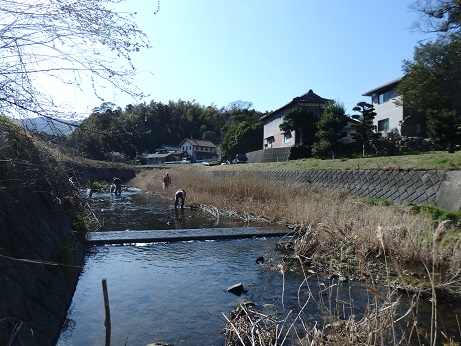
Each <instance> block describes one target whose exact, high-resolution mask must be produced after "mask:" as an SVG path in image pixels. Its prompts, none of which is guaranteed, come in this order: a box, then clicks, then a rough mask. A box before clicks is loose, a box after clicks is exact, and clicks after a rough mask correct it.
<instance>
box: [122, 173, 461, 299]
mask: <svg viewBox="0 0 461 346" xmlns="http://www.w3.org/2000/svg"><path fill="white" fill-rule="evenodd" d="M238 166H240V165H238ZM169 172H170V176H172V179H173V185H174V188H179V187H180V188H184V189H185V190H186V191H187V193H188V197H187V203H188V204H189V205H199V206H201V207H202V208H204V209H206V210H210V211H212V212H213V213H215V214H221V215H233V216H234V217H239V218H243V219H247V220H248V221H251V220H255V221H256V220H257V221H266V222H268V223H283V224H286V225H289V226H290V227H291V228H293V229H295V230H297V231H298V233H297V235H296V237H295V238H293V239H292V240H290V241H291V242H292V245H291V247H292V248H293V251H294V252H293V253H292V256H293V258H296V261H302V262H303V263H308V262H309V263H312V266H314V267H316V268H315V269H316V270H321V271H322V272H324V273H325V274H326V275H336V276H344V277H349V278H350V279H355V280H357V279H366V278H367V277H368V278H369V279H370V278H372V279H373V280H372V281H373V282H383V281H385V280H389V279H390V278H391V279H392V280H391V281H389V282H387V284H389V285H392V286H394V287H399V288H402V289H408V290H413V289H414V290H423V291H430V290H431V285H432V284H434V285H435V287H436V288H437V289H438V290H440V291H442V290H443V291H444V292H447V293H456V292H460V287H461V284H460V280H459V278H458V277H457V273H459V271H460V270H461V248H460V230H459V224H456V223H451V224H450V225H446V227H445V229H444V231H443V232H439V233H443V237H442V239H440V240H437V241H436V237H435V235H436V234H437V233H436V229H437V226H438V225H439V222H440V221H439V220H435V219H434V218H433V217H432V214H430V213H429V212H426V211H425V209H424V208H421V207H420V206H416V205H388V204H386V203H380V202H379V201H377V200H365V199H359V198H356V197H353V196H351V195H349V194H347V193H345V192H344V191H331V190H329V191H326V190H322V189H318V188H312V187H306V186H305V185H299V184H297V183H293V182H291V181H285V182H280V181H270V180H266V179H259V178H258V176H257V175H250V176H248V175H245V176H244V175H241V174H238V173H236V174H234V175H232V176H228V175H226V176H220V175H216V174H208V173H207V172H206V171H204V170H198V169H193V168H190V169H184V168H181V169H178V170H175V169H169ZM163 174H164V171H163V170H152V171H146V172H141V173H140V174H139V175H138V176H137V177H136V178H135V179H133V180H132V182H131V183H132V184H133V185H134V186H137V187H139V188H141V189H142V190H145V191H156V192H157V193H160V194H164V195H165V196H166V197H167V196H168V195H169V194H173V191H168V190H163V189H162V188H161V183H160V182H161V181H162V176H163ZM242 174H243V173H242ZM170 198H171V197H170ZM291 262H293V261H291ZM425 267H427V268H436V269H437V273H427V272H426V270H425ZM377 268H378V269H380V270H376V269H377ZM415 268H417V270H416V269H415ZM372 269H373V270H372ZM367 271H368V272H367ZM432 274H434V276H436V277H437V280H436V281H434V282H432V281H431V276H432Z"/></svg>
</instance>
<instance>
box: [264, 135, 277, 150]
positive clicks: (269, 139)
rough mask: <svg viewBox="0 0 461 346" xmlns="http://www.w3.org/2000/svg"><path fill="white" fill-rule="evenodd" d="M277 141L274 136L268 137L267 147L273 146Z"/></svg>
mask: <svg viewBox="0 0 461 346" xmlns="http://www.w3.org/2000/svg"><path fill="white" fill-rule="evenodd" d="M274 142H275V139H274V137H273V136H272V137H268V138H266V148H272V144H273V143H274Z"/></svg>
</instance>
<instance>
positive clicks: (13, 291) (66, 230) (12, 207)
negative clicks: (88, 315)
mask: <svg viewBox="0 0 461 346" xmlns="http://www.w3.org/2000/svg"><path fill="white" fill-rule="evenodd" d="M0 139H1V142H2V143H3V144H2V146H1V149H0V161H1V165H0V210H1V212H0V249H1V251H0V267H1V275H0V287H1V294H0V343H1V344H3V345H32V346H34V345H40V346H42V345H54V343H55V342H56V340H57V337H58V336H59V333H60V330H61V326H62V323H63V322H64V320H65V318H66V314H67V310H68V307H69V304H70V302H71V299H72V295H73V292H74V290H75V285H76V283H77V280H78V277H79V274H80V270H81V266H82V263H83V258H84V243H83V237H82V233H81V231H83V228H84V227H82V226H83V224H82V223H81V221H82V220H81V219H79V218H78V211H79V209H80V206H79V197H78V195H77V193H76V190H75V187H74V185H73V184H72V183H71V181H69V177H68V175H67V171H66V169H65V167H64V166H63V165H61V164H60V163H59V162H58V161H56V160H55V158H54V156H53V155H52V154H51V153H50V152H49V151H48V150H45V149H44V148H42V147H40V146H39V143H37V142H36V141H35V140H34V139H33V137H31V136H30V135H29V134H27V133H26V132H24V130H23V129H22V128H20V127H19V126H17V125H15V124H13V123H12V122H11V121H9V120H7V119H6V118H4V117H1V118H0Z"/></svg>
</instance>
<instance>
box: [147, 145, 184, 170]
mask: <svg viewBox="0 0 461 346" xmlns="http://www.w3.org/2000/svg"><path fill="white" fill-rule="evenodd" d="M183 156H184V152H183V151H181V149H180V148H179V147H177V146H175V145H168V144H162V145H161V146H160V148H158V149H156V150H155V153H153V154H147V155H144V157H143V158H144V160H145V162H146V163H147V164H148V165H158V164H162V163H168V162H176V161H179V160H181V159H182V157H183Z"/></svg>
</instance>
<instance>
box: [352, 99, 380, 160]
mask: <svg viewBox="0 0 461 346" xmlns="http://www.w3.org/2000/svg"><path fill="white" fill-rule="evenodd" d="M352 109H353V110H354V111H355V112H359V114H354V115H353V116H352V118H353V119H356V120H357V121H358V122H357V123H355V124H353V125H351V127H352V128H354V129H355V133H353V134H352V136H353V137H354V138H355V140H356V141H357V142H358V143H360V144H361V145H362V155H363V156H365V155H366V153H367V152H368V148H369V147H370V141H372V140H373V139H374V138H375V136H376V133H375V131H376V126H375V125H373V120H374V119H375V116H376V112H375V107H374V106H373V105H371V104H369V103H367V102H359V103H357V106H355V107H354V108H352Z"/></svg>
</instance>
